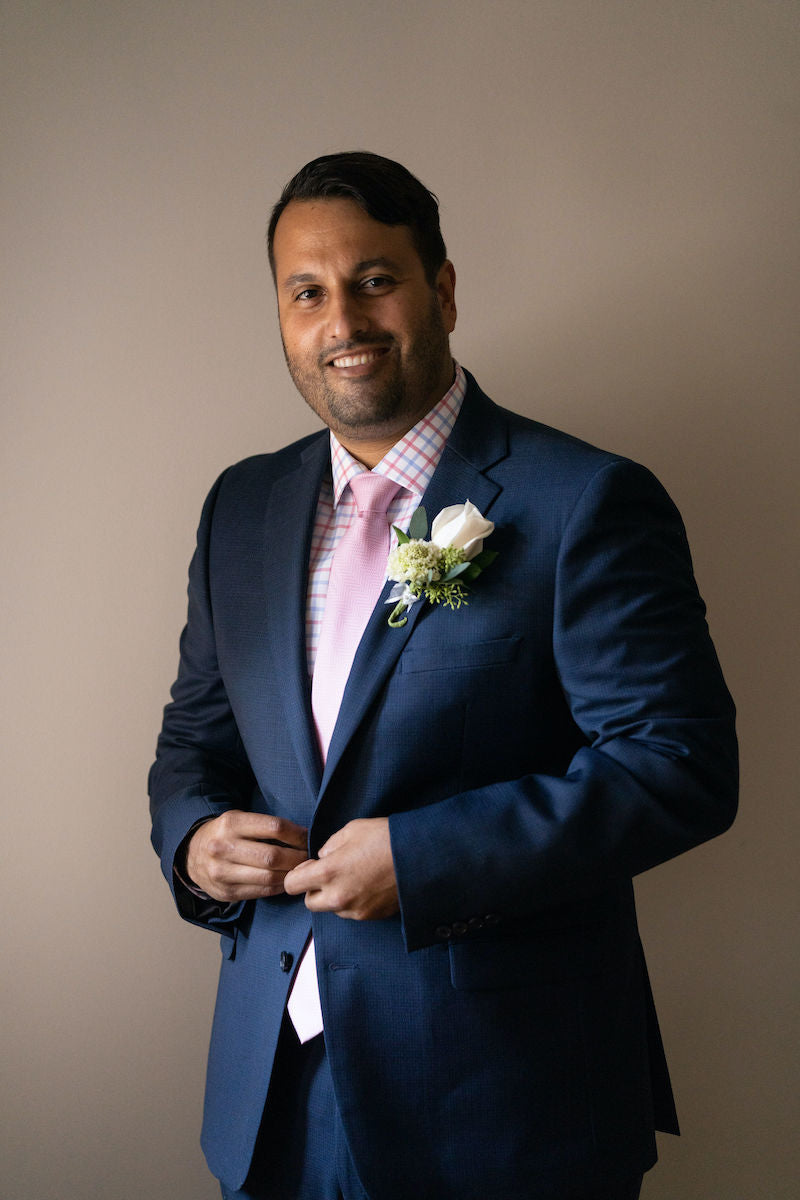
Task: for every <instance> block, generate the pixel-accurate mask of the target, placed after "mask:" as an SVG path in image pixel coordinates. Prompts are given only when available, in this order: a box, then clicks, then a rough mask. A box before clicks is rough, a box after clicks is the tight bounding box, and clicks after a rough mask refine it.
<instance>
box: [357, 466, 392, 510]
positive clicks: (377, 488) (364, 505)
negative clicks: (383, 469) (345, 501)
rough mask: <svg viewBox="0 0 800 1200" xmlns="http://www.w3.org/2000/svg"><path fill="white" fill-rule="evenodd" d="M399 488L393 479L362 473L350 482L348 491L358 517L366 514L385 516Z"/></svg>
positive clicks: (367, 472)
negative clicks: (372, 513) (350, 493)
mask: <svg viewBox="0 0 800 1200" xmlns="http://www.w3.org/2000/svg"><path fill="white" fill-rule="evenodd" d="M400 487H401V485H400V484H399V483H395V481H394V480H393V479H389V478H388V477H387V476H386V475H373V473H372V471H364V472H363V474H361V475H356V476H354V478H353V479H351V480H350V491H351V492H352V493H353V499H354V500H355V502H356V508H357V509H358V512H359V515H361V514H362V513H366V512H375V513H383V514H385V513H386V510H387V509H388V507H389V505H390V504H391V503H392V501H393V500H394V498H395V496H396V495H397V493H398V492H399V491H400Z"/></svg>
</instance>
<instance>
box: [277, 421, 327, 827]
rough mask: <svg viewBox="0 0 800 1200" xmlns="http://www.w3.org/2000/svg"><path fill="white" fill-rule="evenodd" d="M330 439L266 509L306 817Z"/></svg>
mask: <svg viewBox="0 0 800 1200" xmlns="http://www.w3.org/2000/svg"><path fill="white" fill-rule="evenodd" d="M329 446H330V443H329V440H328V438H327V436H325V435H324V434H321V435H320V437H319V439H317V440H316V441H313V442H312V443H311V444H310V445H309V446H307V447H306V448H305V449H304V450H303V452H302V453H301V456H300V459H299V462H298V464H297V465H296V466H295V467H294V469H292V470H289V471H288V472H287V473H286V474H285V475H284V476H282V477H281V478H280V479H279V480H277V481H276V483H275V484H274V485H273V487H272V490H271V492H270V496H269V501H268V505H267V512H266V530H265V547H266V548H265V559H264V586H265V598H266V613H267V630H268V637H269V642H270V648H271V651H272V661H273V664H274V669H275V671H276V673H279V674H276V677H275V684H276V686H277V688H278V690H279V691H280V695H281V698H282V700H283V705H284V709H285V712H286V728H287V730H288V732H289V736H290V737H291V740H292V745H293V747H294V751H295V754H296V756H297V760H298V762H299V764H300V769H301V771H302V774H303V778H304V780H305V782H306V784H307V786H308V790H309V806H310V807H309V819H310V814H311V811H313V806H314V804H315V802H316V797H317V792H318V789H319V781H320V776H321V771H322V764H321V762H320V756H319V750H318V748H317V741H316V735H315V733H314V724H313V719H312V716H311V691H310V688H309V682H308V664H307V658H306V628H305V620H306V590H307V581H308V559H309V552H310V548H311V535H312V532H313V527H314V517H315V514H316V510H317V498H318V496H319V489H320V484H321V482H322V477H323V475H324V473H325V470H326V469H327V467H328V466H329V464H330V453H329Z"/></svg>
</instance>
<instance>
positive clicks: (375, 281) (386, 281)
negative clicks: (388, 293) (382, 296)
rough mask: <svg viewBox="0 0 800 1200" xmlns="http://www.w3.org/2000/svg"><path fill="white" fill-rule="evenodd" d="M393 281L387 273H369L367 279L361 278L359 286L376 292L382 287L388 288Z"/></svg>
mask: <svg viewBox="0 0 800 1200" xmlns="http://www.w3.org/2000/svg"><path fill="white" fill-rule="evenodd" d="M393 283H394V280H393V279H392V278H391V277H390V276H389V275H370V276H369V278H368V279H362V280H361V284H360V286H361V287H362V288H363V289H364V291H367V292H377V291H381V290H383V289H384V288H389V287H391V286H392V284H393Z"/></svg>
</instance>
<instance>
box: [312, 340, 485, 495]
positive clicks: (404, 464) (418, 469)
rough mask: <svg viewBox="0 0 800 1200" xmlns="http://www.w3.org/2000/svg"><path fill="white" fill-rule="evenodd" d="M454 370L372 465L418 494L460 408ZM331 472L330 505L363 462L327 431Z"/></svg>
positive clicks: (461, 385)
mask: <svg viewBox="0 0 800 1200" xmlns="http://www.w3.org/2000/svg"><path fill="white" fill-rule="evenodd" d="M455 369H456V374H455V379H454V380H453V383H452V385H451V386H450V387H449V388H448V390H447V391H446V392H445V394H444V395H443V396H442V398H441V400H439V401H438V403H436V404H435V405H434V406H433V408H432V409H431V410H430V412H429V413H427V414H426V415H425V416H424V417H423V418H422V419H421V420H420V421H417V423H416V425H415V426H414V427H413V429H409V431H408V433H405V434H403V437H402V438H401V439H400V441H399V442H397V443H396V444H395V445H394V446H392V448H391V450H389V451H387V453H386V454H385V455H384V456H383V458H382V459H381V461H380V462H379V463H378V464H377V465H376V466H375V467H374V468H373V470H374V472H375V474H376V475H386V476H388V477H389V478H390V479H394V480H395V482H396V483H398V484H400V485H401V487H404V488H406V490H407V491H409V492H412V493H414V494H415V495H417V496H419V497H420V498H422V496H423V494H424V492H425V489H426V488H427V486H428V484H429V483H430V481H431V477H432V476H433V473H434V471H435V470H436V468H437V466H438V465H439V459H440V458H441V457H442V451H443V450H444V447H445V443H446V441H447V439H448V437H449V436H450V433H451V431H452V429H453V426H454V425H455V423H456V418H457V416H458V414H459V412H460V411H461V405H462V403H463V401H464V395H465V393H466V390H467V380H466V376H465V375H464V372H463V370H462V369H461V367H460V366H459V365H458V363H456V364H455ZM330 437H331V474H332V479H333V504H334V507H336V505H337V504H338V503H339V501H340V500H341V498H342V493H343V492H344V490H345V488H346V487H347V485H348V484H349V482H350V480H351V479H352V478H353V477H354V476H355V475H361V474H363V472H364V470H365V468H364V464H363V463H360V462H359V461H358V459H356V458H353V456H352V454H350V452H349V451H348V450H345V448H344V446H343V445H342V443H341V442H340V441H339V439H338V438H337V437H336V435H335V434H334V433H333V432H331V435H330Z"/></svg>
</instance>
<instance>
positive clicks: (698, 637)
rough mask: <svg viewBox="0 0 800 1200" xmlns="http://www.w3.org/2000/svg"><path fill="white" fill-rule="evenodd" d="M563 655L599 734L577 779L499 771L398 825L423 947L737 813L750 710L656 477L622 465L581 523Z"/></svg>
mask: <svg viewBox="0 0 800 1200" xmlns="http://www.w3.org/2000/svg"><path fill="white" fill-rule="evenodd" d="M497 566H498V569H500V563H499V562H498V564H497ZM520 603H525V599H524V598H522V597H521V598H520ZM553 655H554V661H555V665H556V669H557V671H558V675H559V679H560V683H561V687H562V689H563V692H564V695H565V697H566V700H567V702H568V705H569V709H570V711H571V713H572V717H573V720H574V721H575V723H576V725H577V726H578V727H579V729H580V731H581V733H582V735H583V740H584V744H583V745H582V746H580V748H579V749H578V750H577V752H576V753H575V755H574V757H573V759H572V761H571V762H570V763H569V767H568V769H567V770H566V772H565V773H564V774H563V775H559V776H554V775H543V774H536V773H532V774H530V775H526V776H524V777H523V778H519V779H512V780H503V778H502V763H498V764H497V770H498V782H496V783H492V784H490V785H488V786H485V787H481V788H478V789H475V790H472V791H466V792H462V793H460V794H458V795H455V796H451V797H449V798H447V799H445V800H442V801H439V802H437V803H435V804H432V805H430V806H428V807H426V808H420V809H416V810H413V811H409V812H401V813H396V814H394V815H393V816H392V817H391V818H390V829H391V838H392V851H393V855H394V861H395V868H396V872H397V877H398V887H399V893H400V904H401V914H402V920H403V931H404V936H405V939H406V945H407V948H408V949H409V950H414V949H418V948H420V947H423V946H426V945H430V944H432V943H434V942H435V941H437V940H440V939H441V938H442V937H443V936H447V931H448V930H449V929H450V928H451V927H452V926H454V925H455V927H456V929H461V928H463V926H464V925H465V924H467V923H469V922H470V920H472V921H475V922H478V923H479V922H480V921H481V920H482V919H483V918H484V916H485V915H489V914H491V919H492V921H509V920H510V921H514V920H518V919H524V918H525V917H526V916H528V915H530V914H532V913H536V912H540V911H542V910H545V909H549V908H552V907H556V906H559V905H563V904H568V903H570V902H571V901H579V900H581V899H582V898H584V897H587V896H590V895H592V894H594V893H597V892H600V891H602V890H604V889H606V888H609V887H611V886H614V885H615V884H619V883H620V882H622V881H623V880H627V879H630V878H631V877H632V876H634V875H636V874H638V873H639V872H641V871H645V870H647V869H648V868H650V867H652V866H655V865H656V864H658V863H661V862H664V861H666V860H667V859H669V858H672V857H673V856H675V855H677V854H680V853H682V852H683V851H685V850H688V849H689V848H690V847H692V846H695V845H698V844H699V843H701V842H703V841H705V840H706V839H708V838H711V837H713V836H715V835H716V834H719V833H721V832H723V831H724V830H725V829H726V828H727V827H728V826H729V825H730V823H731V821H732V820H733V817H734V815H735V811H736V798H737V787H738V773H737V752H736V738H735V732H734V708H733V703H732V701H731V699H730V696H729V694H728V691H727V689H726V687H725V684H724V681H723V679H722V674H721V671H720V668H719V664H718V661H717V657H716V654H715V652H714V648H713V645H712V643H711V640H710V637H709V634H708V629H707V626H706V622H705V609H704V606H703V603H702V601H701V599H700V597H699V595H698V593H697V589H696V585H695V582H694V577H693V574H692V566H691V559H690V555H689V549H688V546H687V543H686V537H685V533H684V530H683V525H682V522H681V519H680V516H679V515H678V513H677V510H676V509H675V507H674V505H673V504H672V502H671V501H670V499H669V497H668V496H667V495H666V493H665V492H664V490H663V488H662V487H661V485H660V484H659V483H658V482H657V481H656V480H655V479H654V478H653V476H652V475H651V474H650V473H649V472H648V471H646V470H645V469H644V468H642V467H639V466H637V465H635V464H633V463H630V462H627V461H624V460H617V461H614V462H612V463H610V464H607V465H605V466H604V467H603V468H601V469H600V470H598V471H597V472H596V474H595V475H594V476H593V477H592V478H591V479H590V481H589V483H588V484H587V485H586V487H585V488H584V490H583V492H582V493H581V495H580V497H579V498H578V500H577V502H576V504H575V505H574V507H573V509H572V511H571V513H570V515H569V518H568V519H567V520H566V522H565V525H564V528H563V531H562V535H561V541H560V546H559V549H558V555H557V561H556V578H555V602H554V616H553Z"/></svg>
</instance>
